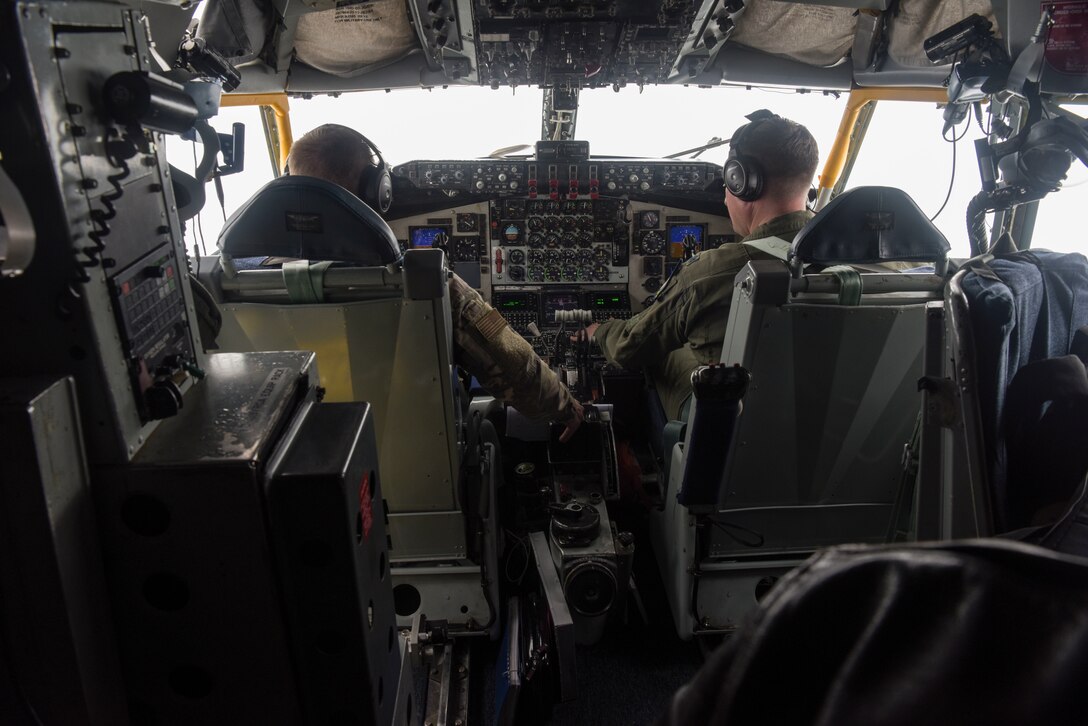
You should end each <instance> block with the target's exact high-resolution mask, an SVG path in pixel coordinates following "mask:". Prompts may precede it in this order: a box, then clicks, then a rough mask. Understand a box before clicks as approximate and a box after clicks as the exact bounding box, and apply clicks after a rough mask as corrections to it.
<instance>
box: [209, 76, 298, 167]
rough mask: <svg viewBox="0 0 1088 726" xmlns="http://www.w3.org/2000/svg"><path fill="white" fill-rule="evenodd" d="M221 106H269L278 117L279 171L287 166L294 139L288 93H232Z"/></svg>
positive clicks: (222, 101)
mask: <svg viewBox="0 0 1088 726" xmlns="http://www.w3.org/2000/svg"><path fill="white" fill-rule="evenodd" d="M219 105H220V106H267V107H269V108H271V109H272V113H273V114H275V116H276V136H277V140H278V141H279V148H278V152H279V159H277V161H278V162H279V166H278V168H279V169H281V170H282V169H283V167H284V166H285V165H286V164H287V154H289V153H290V152H291V144H292V142H293V141H294V137H293V136H292V135H291V103H290V101H288V100H287V94H286V93H231V94H224V95H223V97H222V99H221V100H220V102H219Z"/></svg>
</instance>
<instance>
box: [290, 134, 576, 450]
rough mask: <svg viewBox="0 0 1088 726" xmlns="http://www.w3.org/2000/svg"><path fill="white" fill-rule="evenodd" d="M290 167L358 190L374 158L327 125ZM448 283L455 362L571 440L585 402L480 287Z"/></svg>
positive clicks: (297, 147)
mask: <svg viewBox="0 0 1088 726" xmlns="http://www.w3.org/2000/svg"><path fill="white" fill-rule="evenodd" d="M367 143H369V142H367ZM288 166H289V167H290V169H291V171H292V173H294V174H301V175H304V176H313V177H317V178H320V179H325V180H326V181H331V182H333V183H335V184H339V185H340V186H342V187H344V188H345V189H348V190H351V191H355V189H356V188H358V187H359V186H360V183H359V182H360V180H361V179H363V178H364V176H363V175H364V174H365V172H366V170H367V168H368V167H370V166H373V161H372V154H371V150H370V149H369V148H368V147H367V146H365V145H364V144H363V139H362V137H361V136H360V135H359V134H358V133H357V132H355V131H353V130H352V129H349V128H347V127H344V126H340V125H338V124H326V125H324V126H319V127H318V128H316V129H314V130H313V131H310V132H309V133H307V134H305V135H304V136H302V138H300V139H299V140H298V141H297V142H295V144H294V146H293V147H292V148H291V152H290V154H289V156H288ZM449 288H450V313H451V315H450V317H451V321H452V328H453V344H454V345H453V347H454V361H455V362H456V363H457V364H458V365H460V366H462V367H463V368H465V369H466V370H467V371H468V372H469V373H471V374H472V375H474V376H475V377H476V378H477V380H479V381H480V384H481V385H482V386H483V387H484V388H486V389H487V390H488V392H490V393H491V395H493V396H495V397H496V398H498V399H500V400H502V401H506V402H508V403H511V404H513V405H514V406H515V407H516V408H517V409H518V411H520V412H521V413H523V414H524V415H526V416H527V417H529V418H531V419H534V420H544V421H547V420H551V421H557V422H559V423H561V424H563V425H564V426H565V430H564V431H563V433H562V434H561V435H560V437H559V440H560V441H566V440H568V439H569V438H570V437H571V436H572V435H573V434H574V432H575V431H576V430H577V429H578V426H579V425H580V424H581V423H582V420H583V413H582V406H581V404H579V403H578V401H577V400H575V399H574V397H573V396H571V394H570V391H568V390H567V387H566V386H564V385H563V383H562V382H561V381H560V380H559V377H558V376H556V374H555V373H554V372H553V371H552V370H551V368H549V367H548V366H547V365H545V363H544V361H543V360H541V358H540V356H538V355H537V354H536V353H535V352H534V351H533V348H532V346H530V345H529V344H528V343H527V342H525V339H524V338H522V337H521V336H520V335H518V334H517V333H516V332H514V330H513V329H512V328H510V326H509V325H508V324H507V322H506V319H505V318H503V317H502V315H501V314H499V312H498V311H497V310H495V309H494V308H493V307H491V306H490V305H488V304H487V302H485V301H484V299H483V298H482V297H480V294H479V293H478V292H476V291H475V290H473V289H472V288H471V287H470V286H469V285H468V284H467V283H465V282H464V280H462V279H461V278H459V277H458V276H457V275H453V277H452V279H451V280H450V285H449Z"/></svg>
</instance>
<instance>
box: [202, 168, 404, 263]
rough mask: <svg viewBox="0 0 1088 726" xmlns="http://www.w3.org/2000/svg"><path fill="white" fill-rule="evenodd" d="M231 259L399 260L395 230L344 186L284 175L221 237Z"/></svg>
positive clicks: (232, 221)
mask: <svg viewBox="0 0 1088 726" xmlns="http://www.w3.org/2000/svg"><path fill="white" fill-rule="evenodd" d="M219 249H221V250H222V251H223V252H225V253H226V254H228V255H230V256H231V257H260V256H268V257H295V258H298V259H304V260H323V261H324V260H328V261H332V262H350V263H354V264H356V265H360V266H363V267H377V266H383V265H387V264H389V263H390V262H393V261H395V260H397V259H398V258H399V257H400V247H399V246H398V245H397V238H396V237H395V236H394V235H393V230H391V229H389V225H387V224H386V223H385V220H383V219H382V218H381V217H380V216H378V213H377V212H375V211H374V210H373V209H371V208H370V207H369V206H367V205H366V204H365V203H363V202H362V201H360V200H359V198H358V197H356V196H355V195H354V194H352V193H351V192H349V191H347V190H346V189H344V188H343V187H341V186H339V185H337V184H333V183H331V182H327V181H325V180H323V179H315V178H314V177H308V176H293V175H292V176H282V177H280V178H279V179H273V180H272V181H270V182H269V183H267V184H265V185H264V186H263V187H262V188H261V190H260V191H258V192H257V193H256V194H254V195H253V197H252V198H251V199H250V200H249V201H247V202H246V203H245V204H243V205H242V207H241V208H239V209H238V211H236V212H235V213H234V214H232V215H231V217H230V219H228V220H227V224H226V226H224V227H223V231H222V232H221V233H220V234H219Z"/></svg>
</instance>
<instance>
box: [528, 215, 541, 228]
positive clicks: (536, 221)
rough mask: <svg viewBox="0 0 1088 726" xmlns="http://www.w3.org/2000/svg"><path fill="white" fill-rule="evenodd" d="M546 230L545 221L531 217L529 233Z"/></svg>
mask: <svg viewBox="0 0 1088 726" xmlns="http://www.w3.org/2000/svg"><path fill="white" fill-rule="evenodd" d="M543 229H544V220H543V219H541V218H540V217H529V231H530V232H540V231H542V230H543Z"/></svg>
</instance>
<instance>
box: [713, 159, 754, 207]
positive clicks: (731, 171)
mask: <svg viewBox="0 0 1088 726" xmlns="http://www.w3.org/2000/svg"><path fill="white" fill-rule="evenodd" d="M723 176H724V177H725V187H726V188H727V189H728V190H729V192H730V193H731V194H732V195H733V196H734V197H736V198H737V199H740V200H742V201H745V202H754V201H755V200H757V199H759V197H760V195H761V194H763V173H762V170H761V169H760V168H759V164H756V163H755V162H753V161H751V160H749V159H740V158H732V159H729V160H728V161H726V162H725V169H724V171H723Z"/></svg>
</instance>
